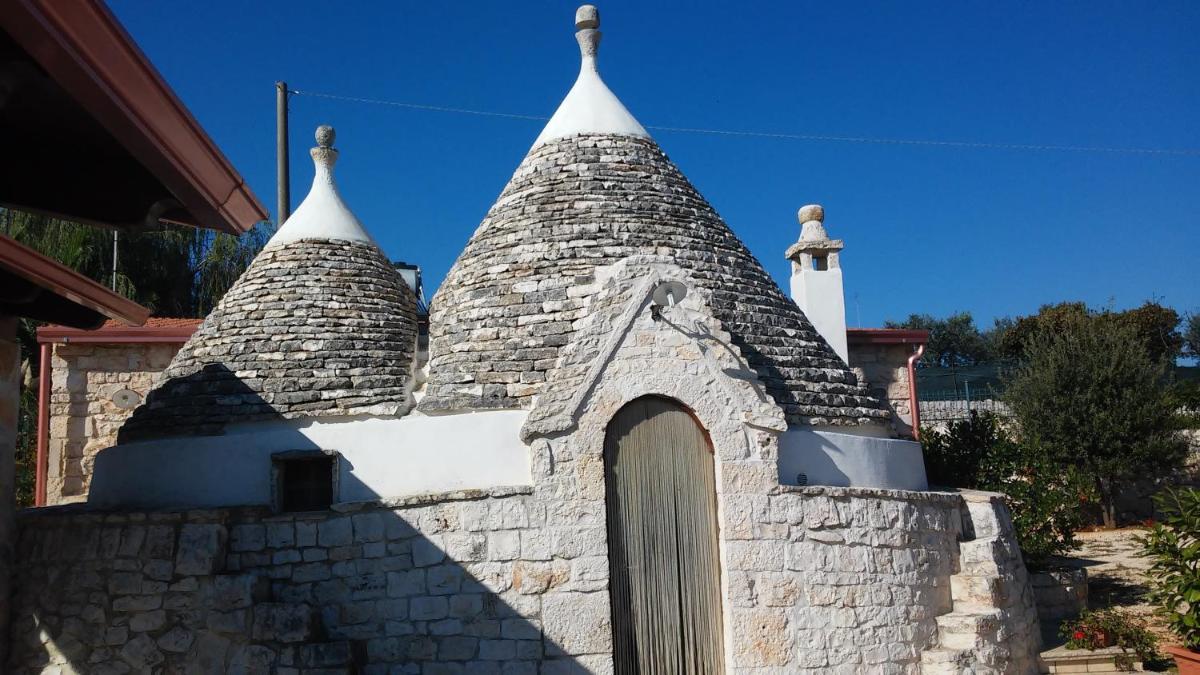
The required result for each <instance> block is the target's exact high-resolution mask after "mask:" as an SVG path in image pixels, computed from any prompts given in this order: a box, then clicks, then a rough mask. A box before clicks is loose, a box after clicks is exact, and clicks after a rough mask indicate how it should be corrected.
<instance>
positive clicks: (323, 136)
mask: <svg viewBox="0 0 1200 675" xmlns="http://www.w3.org/2000/svg"><path fill="white" fill-rule="evenodd" d="M316 137H317V145H319V146H321V147H322V148H332V147H333V139H335V138H337V132H336V131H334V130H333V127H331V126H329V125H328V124H322V125H321V126H319V127H317V133H316Z"/></svg>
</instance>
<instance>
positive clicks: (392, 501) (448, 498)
mask: <svg viewBox="0 0 1200 675" xmlns="http://www.w3.org/2000/svg"><path fill="white" fill-rule="evenodd" d="M531 494H533V486H532V485H501V486H497V487H490V488H482V489H477V490H454V491H451V492H435V493H432V494H423V495H409V496H406V497H382V498H380V499H373V500H370V501H361V502H339V503H337V504H334V505H333V506H332V507H331V508H332V509H333V510H334V511H338V512H341V513H348V512H352V511H362V510H364V509H377V508H382V509H396V508H404V507H407V506H427V505H429V504H441V503H444V502H469V501H476V500H479V499H500V498H503V497H515V496H518V495H531Z"/></svg>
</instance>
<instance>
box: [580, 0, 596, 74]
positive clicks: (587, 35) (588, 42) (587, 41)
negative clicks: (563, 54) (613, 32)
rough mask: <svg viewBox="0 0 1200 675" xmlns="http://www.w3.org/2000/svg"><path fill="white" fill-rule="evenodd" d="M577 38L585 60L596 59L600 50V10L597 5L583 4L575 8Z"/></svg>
mask: <svg viewBox="0 0 1200 675" xmlns="http://www.w3.org/2000/svg"><path fill="white" fill-rule="evenodd" d="M575 39H576V40H577V41H578V42H579V53H580V54H582V55H583V58H584V60H585V61H586V60H589V59H592V60H594V59H595V58H596V52H597V51H599V50H600V10H598V9H596V6H595V5H581V6H580V7H579V9H577V10H575Z"/></svg>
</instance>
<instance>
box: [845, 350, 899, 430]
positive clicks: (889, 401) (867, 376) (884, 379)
mask: <svg viewBox="0 0 1200 675" xmlns="http://www.w3.org/2000/svg"><path fill="white" fill-rule="evenodd" d="M912 350H913V346H912V345H911V344H864V343H854V342H851V343H850V369H851V370H853V371H854V373H855V374H856V375H858V380H859V381H860V382H862V383H864V384H865V385H866V386H867V389H868V390H869V391H870V392H871V395H873V396H874V397H875V398H877V399H879V400H880V401H882V402H883V404H884V406H885V407H886V408H887V409H888V411H890V412H891V414H892V426H893V428H894V429H895V430H896V433H898V434H899V435H901V436H908V435H910V434H911V433H912V411H911V410H909V408H910V407H911V405H910V403H909V383H908V357H909V356H910V355H911V354H912Z"/></svg>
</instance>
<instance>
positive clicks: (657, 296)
mask: <svg viewBox="0 0 1200 675" xmlns="http://www.w3.org/2000/svg"><path fill="white" fill-rule="evenodd" d="M652 297H653V299H654V304H656V305H660V306H662V307H673V306H675V305H678V304H679V303H680V302H682V301H683V299H684V298H686V297H687V286H684V285H683V282H681V281H664V282H662V283H661V284H659V285H657V286H655V287H654V295H653V296H652Z"/></svg>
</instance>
